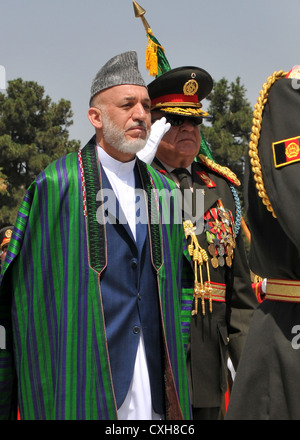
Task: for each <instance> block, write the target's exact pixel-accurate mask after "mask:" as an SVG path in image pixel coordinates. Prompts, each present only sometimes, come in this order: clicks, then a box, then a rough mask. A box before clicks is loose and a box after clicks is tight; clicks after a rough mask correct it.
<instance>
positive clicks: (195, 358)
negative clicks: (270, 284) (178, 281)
mask: <svg viewBox="0 0 300 440" xmlns="http://www.w3.org/2000/svg"><path fill="white" fill-rule="evenodd" d="M155 161H156V163H155V164H153V166H154V167H155V168H156V169H157V170H162V172H163V173H164V175H165V176H166V177H171V175H169V174H168V172H167V171H166V170H164V169H162V168H163V167H162V164H160V163H159V161H158V160H157V159H155ZM225 171H229V170H228V169H227V168H224V167H219V166H218V167H214V166H213V165H212V166H208V162H207V163H204V162H203V160H201V158H200V157H198V158H197V159H196V160H195V161H194V163H193V165H192V180H193V185H194V190H195V189H196V190H198V189H199V190H200V189H201V190H204V193H205V195H204V213H205V216H207V214H208V213H209V211H210V210H211V209H212V208H216V209H218V200H221V201H222V204H223V206H224V208H226V209H227V210H229V211H230V212H231V213H232V216H233V219H234V228H235V232H236V238H235V239H236V247H235V249H234V254H233V259H232V265H231V266H230V267H229V266H227V265H226V264H224V265H223V266H221V265H218V267H216V268H214V267H213V266H212V265H211V262H210V263H209V272H210V278H211V281H212V282H214V283H219V284H221V285H226V302H218V301H213V304H212V313H210V312H209V311H208V308H207V304H206V309H207V310H206V312H205V315H203V314H202V311H201V307H200V305H199V310H198V314H197V315H195V316H193V317H192V322H191V345H190V347H189V354H188V364H189V371H190V382H191V393H192V403H193V406H195V407H197V408H202V407H218V406H220V405H221V403H222V398H223V395H224V393H225V391H226V389H227V356H228V353H229V354H230V357H231V359H232V362H233V364H234V367H235V368H237V364H238V361H239V358H240V355H241V352H242V349H243V345H244V342H245V338H246V335H247V331H248V327H249V323H250V320H251V318H252V315H253V312H254V309H255V308H256V306H257V300H256V297H255V295H254V293H253V289H252V286H251V280H250V273H249V268H248V263H247V259H246V254H245V250H244V244H243V237H242V233H241V232H240V230H239V221H240V214H241V213H240V210H239V209H240V208H239V202H238V200H237V195H236V192H235V190H234V188H233V187H234V181H233V180H232V178H231V175H233V173H231V172H229V173H226V172H225ZM227 174H228V175H227ZM198 241H199V244H200V246H201V247H202V248H203V249H205V250H206V252H207V254H208V255H209V260H210V261H211V255H210V254H209V251H208V246H209V242H208V239H207V229H206V230H204V231H203V232H202V233H201V234H199V235H198ZM203 278H204V280H207V272H206V268H205V266H203ZM193 282H194V275H193V277H191V276H190V274H189V276H188V277H186V278H185V286H184V287H185V288H187V287H188V286H191V285H193ZM206 302H207V301H206Z"/></svg>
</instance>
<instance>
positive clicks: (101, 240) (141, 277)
mask: <svg viewBox="0 0 300 440" xmlns="http://www.w3.org/2000/svg"><path fill="white" fill-rule="evenodd" d="M150 106H151V102H150V98H149V95H148V91H147V88H146V86H145V83H144V80H143V79H142V77H141V75H140V72H139V70H138V64H137V56H136V53H135V52H126V53H123V54H120V55H117V56H116V57H114V58H112V59H111V60H109V61H108V62H107V63H106V64H105V66H104V67H103V68H102V69H100V71H99V72H98V73H97V75H96V77H95V79H94V81H93V83H92V88H91V97H90V108H89V111H88V117H89V120H90V122H91V124H92V125H93V126H94V128H95V131H96V134H95V136H93V138H92V139H91V140H90V141H89V142H88V144H87V145H86V146H85V147H84V148H83V149H82V150H79V151H78V152H73V153H71V154H69V155H67V156H64V157H62V158H60V159H58V160H57V161H56V162H54V163H52V164H50V165H49V166H48V167H47V168H46V169H45V170H44V171H43V172H42V173H41V174H40V175H39V176H38V177H37V178H36V180H35V181H34V182H33V183H32V184H31V186H30V187H29V189H28V191H27V193H26V196H25V198H24V201H23V203H22V205H21V207H20V211H19V215H18V217H17V220H16V224H15V231H16V234H14V236H13V237H12V246H11V252H10V254H9V256H8V258H7V259H6V261H5V263H4V268H3V271H2V283H1V289H0V319H1V320H0V325H3V326H4V327H5V328H6V329H7V349H6V350H1V351H0V365H1V366H3V368H1V369H0V395H1V408H0V419H8V418H14V417H16V409H17V407H19V409H20V416H21V419H56V420H58V419H97V420H99V419H116V418H119V419H135V420H137V419H152V418H154V419H160V418H164V419H175V420H178V419H182V418H184V419H188V418H190V403H189V392H188V380H187V372H186V354H185V347H186V345H185V344H186V341H185V340H186V339H187V337H188V334H189V321H190V314H191V306H192V295H190V296H189V293H188V292H187V293H186V294H185V296H184V297H182V296H181V270H182V264H183V261H182V256H183V240H184V232H183V228H182V224H181V222H177V223H175V222H174V216H175V211H176V212H177V205H178V201H177V200H176V199H174V201H173V202H172V201H171V203H169V200H168V201H167V202H168V203H166V199H165V198H166V196H165V195H164V191H163V190H165V191H166V192H169V191H171V190H174V188H176V187H175V185H174V184H173V183H172V182H170V181H168V180H167V179H166V178H165V177H164V176H163V175H162V174H160V173H157V172H156V171H155V170H153V168H151V167H150V166H147V165H146V164H145V163H144V162H142V161H140V160H139V159H138V158H137V157H136V153H137V152H138V151H139V150H141V149H142V148H143V147H144V146H145V144H146V141H147V138H148V136H149V132H150V126H151V119H150ZM159 124H161V123H160V122H159ZM165 126H166V128H167V127H168V126H167V125H166V124H165V123H164V122H163V123H162V126H161V129H160V130H159V131H160V132H161V133H163V132H164V130H165ZM154 190H156V191H157V192H158V193H160V194H161V196H160V199H159V200H158V199H156V198H155V197H154V198H153V197H152V193H153V191H154ZM137 192H138V195H139V197H140V198H141V201H140V203H139V206H138V209H137V207H136V206H135V203H136V193H137ZM106 197H107V198H108V199H109V200H108V202H107V201H106ZM146 199H147V200H151V201H152V203H151V204H148V203H146V201H147V200H146ZM138 212H139V214H140V216H139V217H138V214H137V213H138ZM135 214H136V215H135ZM162 218H170V222H169V223H168V224H166V222H163V221H162ZM145 219H146V221H145ZM148 219H154V220H156V221H152V222H151V223H149V224H147V222H148ZM143 220H144V221H143ZM54 238H55V239H54ZM116 274H117V276H116ZM11 303H12V313H11V315H10V304H11ZM181 307H182V308H181ZM11 319H12V326H11ZM14 372H15V373H16V375H14V374H13V373H14ZM16 390H18V393H16V392H15V391H16Z"/></svg>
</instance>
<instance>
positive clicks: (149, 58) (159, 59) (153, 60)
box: [133, 1, 171, 76]
mask: <svg viewBox="0 0 300 440" xmlns="http://www.w3.org/2000/svg"><path fill="white" fill-rule="evenodd" d="M133 9H134V14H135V16H136V17H137V18H140V19H141V20H142V22H143V25H144V27H145V29H146V35H147V38H148V45H147V49H146V69H147V70H149V74H150V75H152V76H159V75H161V74H162V73H164V72H167V71H168V70H170V69H171V67H170V65H169V62H168V60H167V58H166V56H165V53H164V52H165V51H164V48H163V47H162V46H161V45H160V43H159V42H158V41H157V39H156V38H155V37H154V35H153V33H152V30H151V28H150V25H149V23H148V22H147V20H146V19H145V17H144V15H145V13H146V11H145V9H143V8H142V7H141V6H140V5H139V4H138V3H137V2H135V1H134V2H133Z"/></svg>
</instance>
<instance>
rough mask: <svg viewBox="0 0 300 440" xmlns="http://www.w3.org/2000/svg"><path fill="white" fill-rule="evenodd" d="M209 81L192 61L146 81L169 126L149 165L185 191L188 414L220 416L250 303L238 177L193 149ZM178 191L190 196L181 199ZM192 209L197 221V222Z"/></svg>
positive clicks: (155, 109) (155, 108)
mask: <svg viewBox="0 0 300 440" xmlns="http://www.w3.org/2000/svg"><path fill="white" fill-rule="evenodd" d="M212 87H213V80H212V78H211V76H210V75H209V73H208V72H206V71H205V70H204V69H201V68H199V67H195V66H185V67H179V68H175V69H171V70H169V71H166V72H165V73H162V74H161V75H159V76H157V78H156V79H155V80H154V81H152V82H150V84H148V91H149V95H150V98H151V116H152V123H156V121H157V120H159V119H160V118H161V117H162V116H164V117H165V118H166V121H167V122H168V123H170V125H171V128H170V129H169V131H167V132H166V133H165V134H164V136H163V138H162V140H161V142H160V143H159V146H158V149H157V152H156V157H155V158H154V161H153V162H152V166H153V167H154V168H155V169H156V170H158V171H159V172H160V173H161V174H163V175H164V176H165V177H167V178H169V179H172V180H173V181H175V182H176V184H177V185H178V186H180V187H181V188H183V189H184V194H185V195H184V197H183V203H184V204H185V206H184V207H183V208H184V220H185V221H184V228H185V232H186V236H187V238H188V243H189V250H190V254H191V256H192V259H193V265H194V273H193V274H192V275H191V273H189V275H187V276H186V277H185V285H184V287H185V288H188V289H190V290H191V291H194V306H193V311H192V321H191V339H190V344H189V348H188V372H189V380H190V390H191V399H192V409H193V417H194V419H218V418H221V417H223V415H222V411H221V408H222V404H223V401H224V395H225V392H226V390H227V372H228V370H227V359H228V356H230V359H231V361H232V363H233V366H234V368H235V369H236V368H237V365H238V362H239V359H240V355H241V352H242V349H243V346H244V341H245V338H246V334H247V331H248V327H249V323H250V320H251V317H252V314H253V311H254V309H255V308H256V306H257V300H256V297H255V295H254V292H253V290H252V286H251V280H250V273H249V268H248V264H247V259H246V255H245V250H244V245H243V237H242V233H241V229H240V226H241V209H240V205H239V200H238V196H237V193H236V190H235V188H236V187H237V186H239V185H240V182H239V181H238V179H237V177H236V176H235V175H234V173H233V172H231V171H230V170H229V169H228V168H226V167H223V166H220V165H218V164H217V163H216V162H215V161H214V160H213V155H212V153H211V151H210V150H209V148H208V147H207V146H206V145H205V144H204V146H203V144H202V146H201V149H200V144H201V133H200V124H201V123H202V119H203V118H206V117H208V116H209V115H208V113H207V112H205V111H204V110H203V109H202V103H201V101H202V100H203V99H204V98H206V97H207V96H208V94H209V93H210V92H211V90H212ZM199 150H200V154H199ZM186 191H187V193H186ZM191 191H192V194H191ZM199 191H200V192H201V193H204V208H203V210H202V212H201V209H200V208H199V206H198V208H197V207H196V208H195V205H197V203H198V204H199V200H200V203H201V198H199V197H198V196H197V194H199ZM186 194H187V195H190V197H191V198H192V202H188V200H186V199H188V197H186ZM202 203H203V202H202ZM197 209H198V211H197ZM191 210H192V211H193V210H194V213H193V212H192V215H191V212H190V211H191ZM195 210H196V211H195ZM200 212H201V215H203V214H204V226H203V225H202V227H197V215H199V213H200ZM195 213H196V217H195V215H194V214H195ZM195 221H196V222H195Z"/></svg>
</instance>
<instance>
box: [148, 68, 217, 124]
mask: <svg viewBox="0 0 300 440" xmlns="http://www.w3.org/2000/svg"><path fill="white" fill-rule="evenodd" d="M212 88H213V80H212V77H211V76H210V74H209V73H208V72H206V70H204V69H201V68H200V67H194V66H184V67H177V68H175V69H172V70H169V71H168V72H165V73H163V74H162V75H160V76H158V77H157V78H156V79H155V80H154V81H152V82H151V83H150V84H148V92H149V95H150V98H151V106H152V110H160V111H163V112H165V113H171V114H176V115H181V116H189V117H196V118H203V117H208V116H209V114H208V113H207V112H205V111H203V110H202V103H201V101H202V100H203V99H204V98H206V97H207V96H208V95H209V93H210V92H211V90H212Z"/></svg>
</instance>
